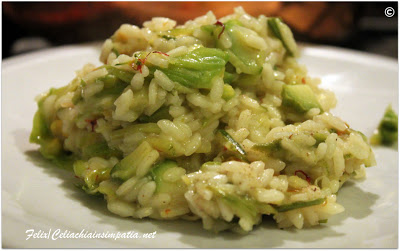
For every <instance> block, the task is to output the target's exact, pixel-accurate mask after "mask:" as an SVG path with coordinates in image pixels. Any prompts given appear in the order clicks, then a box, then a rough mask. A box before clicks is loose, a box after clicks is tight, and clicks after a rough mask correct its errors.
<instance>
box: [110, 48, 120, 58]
mask: <svg viewBox="0 0 400 251" xmlns="http://www.w3.org/2000/svg"><path fill="white" fill-rule="evenodd" d="M111 51H112V52H114V54H115V55H116V56H117V57H118V56H119V55H120V54H119V52H118V50H117V49H115V48H112V49H111Z"/></svg>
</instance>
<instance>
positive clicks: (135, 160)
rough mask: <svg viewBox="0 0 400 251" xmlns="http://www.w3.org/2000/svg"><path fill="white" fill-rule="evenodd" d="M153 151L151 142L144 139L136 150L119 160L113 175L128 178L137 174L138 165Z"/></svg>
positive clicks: (123, 178)
mask: <svg viewBox="0 0 400 251" xmlns="http://www.w3.org/2000/svg"><path fill="white" fill-rule="evenodd" d="M151 151H153V148H152V147H151V146H150V144H149V143H147V142H146V141H144V142H143V143H142V144H140V145H139V146H138V147H137V148H136V149H135V151H133V152H132V153H130V154H129V155H128V156H126V157H125V158H123V159H122V160H121V161H120V162H118V163H117V164H116V165H115V166H114V167H113V169H112V171H111V177H113V178H119V179H122V180H128V179H129V178H131V177H132V176H134V175H135V174H136V169H137V167H138V165H139V164H140V163H141V162H142V160H143V158H146V156H148V155H149V154H150V152H151Z"/></svg>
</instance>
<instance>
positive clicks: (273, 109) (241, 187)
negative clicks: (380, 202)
mask: <svg viewBox="0 0 400 251" xmlns="http://www.w3.org/2000/svg"><path fill="white" fill-rule="evenodd" d="M298 55H299V52H298V49H297V45H296V42H295V40H294V39H293V35H292V32H291V31H290V29H289V28H288V26H286V24H284V23H283V22H282V21H281V20H280V19H279V18H273V17H266V16H264V15H261V16H259V17H257V18H255V17H252V16H250V15H248V14H247V13H246V12H245V11H244V10H243V9H242V8H241V7H238V8H236V9H235V10H234V13H233V14H231V15H229V16H225V17H223V18H220V19H217V18H216V17H215V16H214V14H213V13H212V12H208V13H207V14H206V15H204V16H201V17H198V18H196V19H194V20H190V21H187V22H186V23H185V24H184V25H177V23H176V22H175V21H174V20H171V19H168V18H161V17H156V18H153V19H152V20H151V21H148V22H144V24H143V28H139V27H137V26H134V25H129V24H123V25H122V26H121V27H120V28H119V29H118V30H117V31H116V32H115V33H114V34H113V35H112V36H111V38H109V39H107V40H106V41H105V42H104V44H103V47H102V51H101V55H100V60H101V62H102V63H103V65H101V66H99V67H96V66H94V65H92V64H87V65H85V66H84V67H83V68H82V69H81V70H79V71H77V72H76V77H75V78H74V79H73V80H72V81H71V82H70V83H69V84H68V85H66V86H64V87H61V88H52V89H50V91H48V92H47V93H45V94H43V95H41V96H39V97H38V100H37V101H38V111H37V112H36V114H35V116H34V122H33V130H32V134H31V137H30V141H31V142H33V143H37V144H39V145H40V149H39V151H40V152H41V154H42V155H43V156H44V157H45V158H47V159H50V160H52V161H53V162H54V163H55V164H57V165H59V166H62V167H65V168H70V169H71V170H73V172H74V173H75V176H76V177H77V178H78V179H77V181H78V180H79V182H80V185H79V186H80V187H82V188H83V190H85V191H86V192H87V193H88V194H91V195H101V196H104V198H105V200H106V202H107V208H108V210H110V211H111V212H112V213H115V214H117V215H120V216H122V217H134V218H145V217H150V218H155V219H159V220H171V219H178V218H179V219H186V220H199V219H201V220H202V222H203V226H204V228H205V229H208V230H211V231H216V232H218V231H223V230H227V229H230V230H233V231H239V232H248V231H251V230H252V229H253V228H254V226H255V225H257V224H259V223H260V222H261V221H262V216H263V215H269V216H270V217H273V219H275V221H276V222H277V225H278V227H279V228H286V227H291V226H294V227H296V228H303V227H309V226H315V225H318V224H321V223H326V222H327V220H328V218H329V217H331V216H332V215H335V214H338V213H340V212H342V211H343V210H344V208H343V206H341V205H340V204H338V203H337V202H336V196H337V192H338V190H339V189H340V187H341V186H342V185H343V184H344V183H345V182H346V181H347V180H349V179H357V178H362V177H364V176H365V167H369V166H373V165H375V158H374V154H373V152H372V150H371V147H370V146H369V144H368V141H367V138H366V137H365V136H364V135H363V134H362V133H361V132H359V131H357V130H354V129H352V128H351V127H350V126H349V125H348V124H347V123H346V122H344V121H342V120H341V119H340V118H338V117H336V116H334V115H332V114H331V113H330V112H329V111H330V110H331V109H332V108H334V107H335V105H336V99H335V96H334V94H333V93H332V92H330V91H329V90H324V89H321V88H319V84H320V80H319V79H318V78H313V77H310V76H308V74H307V70H306V68H305V67H304V66H302V65H299V64H298V62H297V60H296V58H297V57H298Z"/></svg>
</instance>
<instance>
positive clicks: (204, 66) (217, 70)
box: [153, 47, 228, 89]
mask: <svg viewBox="0 0 400 251" xmlns="http://www.w3.org/2000/svg"><path fill="white" fill-rule="evenodd" d="M227 61H228V56H227V54H226V53H224V52H223V51H221V50H219V49H214V48H204V47H200V48H197V49H194V50H193V51H191V52H189V53H187V54H185V55H182V56H179V57H176V58H172V59H170V62H169V66H168V68H159V69H158V70H160V71H162V72H163V73H164V74H165V75H167V76H168V78H169V79H171V80H172V81H175V82H178V83H179V84H181V85H183V86H185V87H188V88H199V89H211V87H212V79H213V78H214V77H217V76H221V77H222V76H223V74H224V69H225V68H224V67H225V64H226V62H227ZM154 71H155V69H153V72H154Z"/></svg>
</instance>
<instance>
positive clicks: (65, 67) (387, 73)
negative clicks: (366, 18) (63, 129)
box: [2, 46, 398, 248]
mask: <svg viewBox="0 0 400 251" xmlns="http://www.w3.org/2000/svg"><path fill="white" fill-rule="evenodd" d="M98 55H99V49H98V47H95V46H69V47H60V48H56V49H51V50H46V51H42V52H37V53H32V54H27V55H23V56H19V57H15V58H12V59H7V60H4V61H3V64H2V123H3V128H2V129H3V131H2V156H3V158H2V230H3V231H2V237H3V247H30V248H32V247H81V248H84V247H115V248H117V247H141V248H143V247H153V248H157V247H162V248H170V247H175V248H176V247H198V248H210V247H212V248H222V247H229V248H241V247H244V248H252V247H259V248H278V247H279V248H313V247H316V248H323V247H331V248H332V247H336V248H341V247H345V248H355V247H375V248H377V247H380V248H383V247H391V248H395V247H397V240H398V153H397V150H396V149H391V148H384V147H378V148H374V151H375V154H376V159H377V162H378V166H375V167H372V168H369V169H368V170H367V176H368V178H367V179H366V180H365V181H363V182H357V183H353V182H351V183H348V184H346V185H345V186H344V187H343V189H341V190H340V192H339V196H338V198H339V202H340V203H341V204H342V205H343V206H344V207H345V208H346V211H345V212H344V213H342V214H339V215H337V216H335V217H333V218H331V219H330V220H329V222H328V223H327V224H325V225H324V226H320V227H315V228H309V229H303V230H295V229H290V230H279V229H277V228H276V225H275V224H274V223H273V222H272V221H267V222H264V223H263V224H261V225H260V226H258V227H256V228H255V230H254V231H253V232H251V233H249V234H248V235H245V236H239V235H236V234H233V233H221V234H213V233H210V232H207V231H205V230H203V229H202V226H201V223H200V222H185V221H155V220H134V219H123V218H120V217H117V216H114V215H112V214H111V213H109V212H108V211H107V208H106V203H105V202H104V201H102V200H101V199H97V198H93V197H90V196H88V195H86V194H85V193H83V192H82V191H81V190H78V189H77V188H76V187H75V186H74V185H73V182H72V181H73V179H74V178H73V175H72V174H71V173H68V172H66V171H63V170H60V169H57V168H53V167H52V165H51V164H49V163H48V162H47V161H45V160H43V159H42V158H41V157H40V155H39V154H38V153H37V152H36V151H35V150H36V149H37V146H36V145H32V144H30V143H29V142H28V137H29V134H30V130H31V126H32V117H33V114H34V112H35V111H36V104H35V102H34V97H35V96H36V95H37V94H39V93H41V92H42V91H45V90H47V89H48V88H50V87H53V86H62V85H65V84H67V83H68V82H69V81H70V80H72V78H73V77H74V71H75V70H77V69H80V68H81V67H82V66H83V65H84V64H85V63H87V62H93V63H95V64H100V63H99V61H98ZM301 62H303V63H305V64H306V65H307V67H308V69H309V72H310V75H311V76H314V77H321V78H322V82H323V84H322V86H323V87H325V88H329V89H331V90H333V91H334V92H335V93H336V95H337V99H338V106H337V108H335V109H334V110H333V113H334V114H336V115H338V116H340V117H341V118H343V119H344V120H346V121H347V122H348V123H349V124H350V125H351V126H352V127H353V128H356V129H358V130H361V131H363V132H364V133H365V134H366V135H368V136H370V135H371V134H372V132H373V130H374V128H376V126H377V125H378V123H379V121H380V119H381V117H382V115H383V112H384V110H385V108H386V106H387V105H388V104H390V103H392V104H393V107H394V109H395V110H396V111H398V66H397V62H396V61H394V60H392V59H388V58H384V57H379V56H374V55H370V54H364V53H359V52H354V51H348V50H342V49H337V48H332V47H316V46H314V47H312V46H306V47H304V49H303V55H302V57H301ZM28 229H34V231H35V232H36V233H37V232H38V231H39V230H42V231H44V232H49V231H50V234H51V235H52V234H53V233H54V232H55V231H56V230H57V229H60V231H62V232H64V231H70V233H80V232H81V231H82V230H85V231H89V232H92V233H94V232H95V231H96V232H97V233H102V232H104V233H106V232H107V231H108V232H109V233H117V232H118V231H119V232H128V231H134V232H137V233H139V234H142V233H151V232H154V231H156V235H155V238H154V239H143V238H142V239H118V240H114V239H57V240H52V239H51V236H50V238H49V239H43V238H36V239H33V237H32V238H30V239H29V240H26V238H27V234H26V231H27V230H28Z"/></svg>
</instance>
